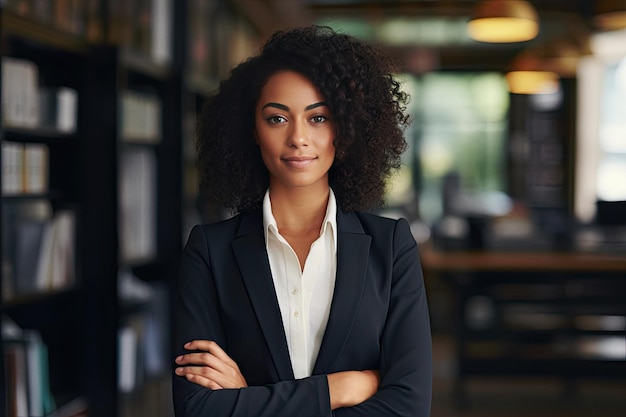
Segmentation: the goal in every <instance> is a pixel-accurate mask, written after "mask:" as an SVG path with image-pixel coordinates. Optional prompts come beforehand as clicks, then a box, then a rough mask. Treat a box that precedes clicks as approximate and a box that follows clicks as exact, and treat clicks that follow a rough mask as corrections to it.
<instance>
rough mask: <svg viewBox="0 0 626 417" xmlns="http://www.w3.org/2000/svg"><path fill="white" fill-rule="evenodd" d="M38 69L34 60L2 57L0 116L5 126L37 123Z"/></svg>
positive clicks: (26, 125) (33, 124)
mask: <svg viewBox="0 0 626 417" xmlns="http://www.w3.org/2000/svg"><path fill="white" fill-rule="evenodd" d="M38 84H39V70H38V68H37V65H35V63H34V62H31V61H28V60H25V59H18V58H13V57H7V56H3V57H2V118H3V122H4V125H5V126H10V127H31V128H33V127H37V126H38V125H39V93H38V91H39V87H38Z"/></svg>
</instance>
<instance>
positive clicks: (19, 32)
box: [0, 10, 88, 53]
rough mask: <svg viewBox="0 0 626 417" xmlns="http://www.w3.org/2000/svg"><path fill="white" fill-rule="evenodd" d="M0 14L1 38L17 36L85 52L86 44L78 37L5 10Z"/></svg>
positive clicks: (64, 48) (53, 46) (55, 46)
mask: <svg viewBox="0 0 626 417" xmlns="http://www.w3.org/2000/svg"><path fill="white" fill-rule="evenodd" d="M0 14H1V15H2V19H1V22H2V30H3V32H4V33H3V36H18V37H21V38H24V39H29V40H31V41H36V42H39V43H41V44H44V45H47V46H49V47H52V48H60V49H63V50H67V51H73V52H80V53H84V52H85V51H86V50H87V47H88V43H87V41H85V39H84V38H82V37H80V36H77V35H73V34H71V33H66V32H63V31H61V30H59V29H55V28H51V27H46V26H44V25H42V24H41V23H39V22H37V21H34V20H31V19H27V18H24V17H21V16H17V15H15V14H13V13H11V12H7V11H6V10H0Z"/></svg>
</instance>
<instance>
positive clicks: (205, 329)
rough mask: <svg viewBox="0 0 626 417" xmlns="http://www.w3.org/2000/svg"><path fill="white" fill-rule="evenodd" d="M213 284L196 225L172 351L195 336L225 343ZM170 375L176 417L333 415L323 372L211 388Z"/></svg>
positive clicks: (201, 233) (182, 280)
mask: <svg viewBox="0 0 626 417" xmlns="http://www.w3.org/2000/svg"><path fill="white" fill-rule="evenodd" d="M216 288H217V287H216V285H215V277H214V276H213V272H212V266H211V259H209V250H208V244H207V240H206V238H205V234H204V231H203V230H202V228H201V227H200V226H196V227H195V228H194V229H192V231H191V233H190V236H189V239H188V242H187V244H186V245H185V248H184V250H183V255H182V259H181V267H180V273H179V279H178V284H177V288H176V291H177V293H176V301H175V306H176V307H175V320H174V325H175V329H174V350H175V352H176V355H179V354H182V353H184V349H183V345H184V343H186V342H188V341H190V340H194V339H212V340H214V341H216V342H217V343H218V344H220V345H221V346H224V344H223V343H224V342H225V340H226V335H225V331H224V329H223V327H222V325H221V323H220V312H219V308H218V305H219V300H218V293H217V289H216ZM174 366H175V364H174ZM244 376H245V375H244ZM172 378H173V381H172V392H173V400H174V411H175V415H176V416H177V417H203V416H207V417H208V416H211V417H220V416H232V417H253V416H254V417H264V416H267V417H275V416H299V417H309V416H310V417H320V416H324V417H327V416H331V415H332V412H331V410H330V398H329V393H328V380H327V378H326V376H325V375H321V376H312V377H309V378H304V379H299V380H291V381H278V382H276V383H273V384H267V385H263V386H251V387H247V388H242V389H223V390H215V391H213V390H210V389H207V388H203V387H201V386H199V385H197V384H194V383H191V382H189V381H187V380H186V379H185V378H182V377H179V376H176V375H174V376H173V377H172Z"/></svg>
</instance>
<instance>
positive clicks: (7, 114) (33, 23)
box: [0, 0, 256, 417]
mask: <svg viewBox="0 0 626 417" xmlns="http://www.w3.org/2000/svg"><path fill="white" fill-rule="evenodd" d="M198 17H200V19H198ZM202 17H204V18H206V21H205V20H203V18H202ZM0 19H1V23H2V25H1V26H0V40H1V43H0V44H1V45H2V46H1V48H2V57H3V67H2V80H1V82H0V93H2V97H3V102H2V122H1V125H0V142H1V144H2V151H1V153H0V156H1V158H0V159H1V160H2V173H1V174H0V180H2V184H3V191H2V196H1V200H2V201H1V205H0V214H1V216H2V227H1V230H2V238H1V239H0V249H1V253H2V269H1V270H0V282H1V283H2V285H1V286H0V310H1V312H2V317H3V321H2V324H1V325H0V329H1V330H2V343H1V344H0V357H1V358H2V360H0V410H2V411H1V412H0V415H7V416H16V415H22V414H31V415H32V414H39V415H47V414H48V413H49V411H52V410H56V411H57V413H58V414H56V415H57V416H59V417H61V416H63V415H70V413H73V414H71V415H73V416H87V415H88V416H90V417H100V416H102V417H104V416H106V417H110V416H119V417H125V416H136V415H152V416H157V417H158V416H163V417H169V416H172V415H173V411H172V409H171V393H170V385H169V384H170V382H171V368H170V366H171V365H170V363H169V362H170V360H171V343H170V326H171V316H170V310H169V306H170V304H171V299H170V297H172V294H173V291H172V288H171V286H172V283H173V282H174V279H175V277H176V275H177V272H178V260H179V256H180V253H181V250H182V244H183V243H184V241H185V240H186V238H187V234H186V230H187V228H188V227H190V225H191V224H195V223H198V222H204V221H210V220H215V219H217V218H219V217H220V213H219V211H217V210H216V209H215V208H213V207H210V206H207V205H205V204H204V203H203V202H202V198H201V196H199V195H198V182H197V174H196V172H195V151H194V146H193V140H194V135H195V117H196V114H197V113H198V111H199V109H200V107H201V105H202V103H203V102H204V100H205V99H206V98H207V97H208V96H209V95H210V94H211V93H212V91H213V90H214V89H215V88H216V87H217V79H219V78H220V77H223V76H224V75H225V73H226V71H228V69H229V68H230V66H231V65H232V64H233V63H234V62H235V61H237V60H239V59H240V58H241V56H242V55H246V54H250V53H252V52H254V50H253V49H254V47H255V46H256V45H255V41H256V39H255V33H254V31H253V30H252V29H251V27H250V26H249V24H248V23H246V22H244V21H243V20H242V19H241V17H240V16H239V15H238V12H237V11H236V10H235V8H234V7H233V6H232V5H231V2H230V1H227V0H212V1H195V0H187V1H178V0H132V1H128V0H123V1H122V0H85V1H67V2H66V1H59V2H30V1H22V0H7V1H5V2H3V3H2V7H0ZM190 22H193V24H191V23H190ZM216 22H221V24H222V25H226V26H219V28H218V26H216V24H215V23H216ZM225 22H226V23H225ZM218 29H219V30H218ZM218 31H219V33H217V32H218ZM218 35H219V38H218ZM203 39H204V40H205V41H204V43H203V42H202V40H203ZM194 42H195V43H194ZM198 42H200V45H198V44H197V43H198ZM194 45H195V46H194ZM246 48H248V49H246ZM194 53H195V54H197V55H194ZM5 63H6V64H5ZM187 215H189V216H187ZM48 230H54V233H52V232H48ZM46 235H50V236H53V237H54V238H52V237H50V238H48V239H47V238H46V237H45V236H46ZM48 241H49V243H46V242H48ZM43 247H52V248H53V249H51V250H43V249H42V248H43ZM44 254H48V255H47V256H44ZM40 258H41V259H46V258H48V259H51V261H50V268H42V267H41V265H44V264H45V263H43V262H41V261H40ZM18 264H19V266H17V265H18ZM16 266H17V267H16ZM39 270H42V271H45V270H51V271H53V272H50V273H48V274H44V273H43V272H39ZM17 277H19V279H18V278H17ZM24 277H26V278H24ZM155 347H156V348H155ZM28 352H30V355H31V356H33V357H34V353H33V352H39V353H38V354H37V357H39V358H40V359H39V360H38V361H36V362H37V363H38V364H39V365H37V366H31V365H29V363H31V364H32V363H33V362H32V361H31V360H30V359H29V357H30V356H28V355H29V353H28ZM33 369H38V371H37V375H36V376H34V375H35V373H32V374H30V373H29V370H30V371H31V372H34V371H32V370H33ZM33 381H38V382H37V383H36V384H35V385H32V386H31V385H29V384H32V383H33ZM155 399H158V400H155Z"/></svg>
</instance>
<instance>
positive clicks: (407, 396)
mask: <svg viewBox="0 0 626 417" xmlns="http://www.w3.org/2000/svg"><path fill="white" fill-rule="evenodd" d="M393 259H394V260H393V266H392V269H393V270H392V282H391V297H390V304H389V313H388V316H387V320H386V323H385V328H384V331H383V335H382V339H381V357H380V376H381V384H380V387H379V390H378V392H377V393H376V394H375V395H374V396H373V397H371V398H370V399H369V400H367V401H365V402H363V403H361V404H359V405H357V406H355V407H349V408H340V409H337V410H335V411H334V412H333V415H334V416H336V417H357V416H358V417H409V416H410V417H428V416H430V408H431V396H432V340H431V330H430V318H429V312H428V305H427V300H426V291H425V287H424V279H423V275H422V269H421V265H420V260H419V254H418V250H417V244H416V243H415V240H414V239H413V236H412V234H411V231H410V228H409V224H408V222H407V221H406V220H405V219H400V220H398V221H397V222H396V229H395V232H394V238H393Z"/></svg>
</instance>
